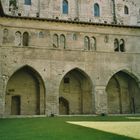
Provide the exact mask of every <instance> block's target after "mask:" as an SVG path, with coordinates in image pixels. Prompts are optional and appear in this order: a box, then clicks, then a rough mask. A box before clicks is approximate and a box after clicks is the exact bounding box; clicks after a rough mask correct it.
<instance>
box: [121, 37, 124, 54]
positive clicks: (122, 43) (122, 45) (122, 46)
mask: <svg viewBox="0 0 140 140" xmlns="http://www.w3.org/2000/svg"><path fill="white" fill-rule="evenodd" d="M120 52H125V42H124V40H123V39H121V40H120Z"/></svg>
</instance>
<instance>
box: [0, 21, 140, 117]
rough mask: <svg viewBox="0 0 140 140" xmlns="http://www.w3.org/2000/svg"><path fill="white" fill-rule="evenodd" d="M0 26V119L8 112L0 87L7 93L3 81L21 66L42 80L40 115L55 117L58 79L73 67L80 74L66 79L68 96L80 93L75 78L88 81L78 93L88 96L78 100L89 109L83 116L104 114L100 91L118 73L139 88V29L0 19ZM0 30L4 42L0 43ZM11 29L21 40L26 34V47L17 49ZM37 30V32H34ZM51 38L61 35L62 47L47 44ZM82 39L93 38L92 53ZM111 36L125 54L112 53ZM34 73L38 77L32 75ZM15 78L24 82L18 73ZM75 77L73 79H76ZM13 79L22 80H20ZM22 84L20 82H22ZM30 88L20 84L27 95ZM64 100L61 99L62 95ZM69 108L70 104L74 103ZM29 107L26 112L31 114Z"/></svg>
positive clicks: (104, 99)
mask: <svg viewBox="0 0 140 140" xmlns="http://www.w3.org/2000/svg"><path fill="white" fill-rule="evenodd" d="M0 23H1V26H0V32H1V34H0V36H1V38H2V39H1V42H0V57H1V59H0V65H1V69H0V108H1V110H0V114H1V115H6V114H10V110H9V109H10V107H6V105H5V101H6V102H7V101H9V104H10V100H7V99H6V98H5V97H6V89H8V85H7V84H8V80H9V79H11V77H12V75H13V74H14V73H15V72H19V71H20V70H23V67H28V68H31V69H32V74H33V75H34V77H41V79H42V82H43V84H42V86H43V85H44V92H45V97H44V99H45V103H44V105H43V104H42V102H43V99H42V101H40V102H41V103H40V104H39V106H42V107H41V108H42V110H45V111H44V113H45V114H46V115H50V114H59V97H60V96H62V95H63V94H61V93H60V91H61V88H62V87H61V81H62V79H63V78H64V77H65V76H67V74H68V73H69V72H71V71H72V70H74V69H76V70H77V69H78V71H80V72H78V73H77V72H76V73H74V75H72V85H71V86H72V87H71V89H72V92H73V89H74V87H75V86H76V87H75V88H76V89H77V91H78V92H79V91H80V90H81V89H82V88H81V87H80V86H81V85H80V84H78V82H81V83H82V82H83V83H84V80H81V79H83V78H84V76H83V77H82V78H79V77H81V76H79V75H86V76H85V77H89V79H91V87H90V86H88V85H85V86H86V87H87V90H86V91H84V92H85V94H87V95H88V94H89V93H90V94H89V96H87V97H84V98H85V100H84V101H83V103H84V104H85V106H86V107H87V108H90V109H88V110H86V109H85V110H84V108H83V111H84V113H96V114H100V113H108V111H109V110H108V98H107V95H108V92H107V91H106V87H107V85H108V82H109V80H110V79H111V77H113V75H114V74H116V73H117V72H119V71H122V72H124V73H127V74H128V77H130V78H131V77H132V78H133V79H134V81H135V82H136V83H138V84H139V79H140V73H139V71H140V66H139V64H140V63H139V60H140V55H139V53H140V49H139V39H140V31H139V30H140V29H139V28H135V27H133V28H132V27H131V28H130V27H125V26H124V27H123V26H103V25H88V24H83V23H79V24H76V23H73V24H71V23H63V22H51V21H47V20H46V21H41V20H29V19H18V18H0ZM5 29H6V34H7V35H6V37H7V38H6V40H7V41H5V42H4V41H3V40H5V38H4V33H5ZM7 31H8V33H7ZM17 31H19V32H20V33H21V40H22V39H23V34H24V32H28V34H29V44H28V45H27V46H24V45H23V44H22V43H21V45H17V42H16V41H15V38H16V36H15V33H16V32H17ZM40 32H42V33H41V34H39V33H40ZM54 34H58V36H59V37H60V35H61V34H63V35H65V38H66V48H63V47H62V46H59V47H58V48H56V47H54V46H53V35H54ZM73 34H76V35H77V39H76V40H75V38H74V39H73ZM40 35H41V36H40ZM85 36H88V37H89V38H90V39H91V37H93V36H94V37H95V38H96V50H92V49H85V46H84V37H85ZM116 38H117V39H118V40H119V41H120V39H123V40H124V41H125V52H115V51H114V39H116ZM59 41H60V40H59ZM21 42H22V41H21ZM36 72H37V73H38V75H39V76H36ZM21 77H24V78H25V76H24V75H22V74H21ZM76 77H78V78H79V79H78V80H76V79H77V78H76ZM31 79H32V78H31ZM87 79H88V78H87ZM19 81H20V82H22V80H19ZM28 81H32V80H28ZM85 81H86V80H85ZM124 81H125V80H124ZM22 83H26V79H25V81H24V82H22ZM74 83H75V84H74ZM17 84H18V83H17ZM125 84H126V83H125ZM31 85H34V84H31ZM31 85H27V86H26V84H25V85H24V88H25V89H27V90H28V91H30V89H31V88H29V87H30V86H31ZM78 85H79V86H78ZM131 85H132V84H131ZM22 86H23V85H22ZM134 86H135V85H134ZM18 87H20V86H18ZM24 88H23V89H24ZM80 88H81V89H80ZM132 88H133V85H132ZM132 88H131V90H132ZM84 89H86V88H84ZM21 91H22V90H21ZM31 91H32V90H31ZM89 91H90V92H89ZM35 92H36V90H35ZM35 92H34V93H35ZM138 92H139V88H138ZM27 93H28V92H27ZM68 94H71V93H68ZM132 94H133V91H132ZM63 96H64V95H63ZM64 97H65V98H66V96H64ZM138 97H139V96H138ZM5 99H6V100H5ZM68 99H70V100H72V102H74V101H75V102H77V101H76V98H75V96H72V95H71V96H70V97H69V98H68ZM77 99H78V98H77ZM136 102H138V101H136ZM24 103H25V104H26V103H27V100H24ZM72 104H73V105H75V106H76V104H74V103H72ZM31 108H32V107H31ZM31 108H30V109H29V110H32V109H31ZM70 109H71V111H72V112H73V111H74V113H75V114H76V113H78V114H79V112H78V111H76V110H78V109H75V108H74V106H72V107H71V108H70ZM42 112H43V111H42ZM137 112H139V109H137ZM124 113H126V112H124ZM23 114H24V113H23ZM27 114H35V113H33V112H30V111H29V113H28V111H27V112H26V113H25V115H27ZM40 114H42V113H40Z"/></svg>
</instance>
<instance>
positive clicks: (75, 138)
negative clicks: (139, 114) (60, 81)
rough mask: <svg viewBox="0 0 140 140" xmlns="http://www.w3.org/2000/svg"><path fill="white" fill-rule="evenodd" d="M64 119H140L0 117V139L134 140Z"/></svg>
mask: <svg viewBox="0 0 140 140" xmlns="http://www.w3.org/2000/svg"><path fill="white" fill-rule="evenodd" d="M66 121H140V119H137V118H136V119H129V118H126V117H84V116H83V117H46V118H18V119H17V118H16V119H0V140H134V139H133V138H129V137H125V136H120V135H115V134H111V133H107V132H103V131H99V130H96V129H91V128H86V127H82V126H77V125H73V124H68V123H66Z"/></svg>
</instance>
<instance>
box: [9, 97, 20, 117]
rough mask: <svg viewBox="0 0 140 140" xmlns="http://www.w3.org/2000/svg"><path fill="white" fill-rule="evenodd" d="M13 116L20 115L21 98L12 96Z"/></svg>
mask: <svg viewBox="0 0 140 140" xmlns="http://www.w3.org/2000/svg"><path fill="white" fill-rule="evenodd" d="M11 114H12V115H20V96H12V102H11Z"/></svg>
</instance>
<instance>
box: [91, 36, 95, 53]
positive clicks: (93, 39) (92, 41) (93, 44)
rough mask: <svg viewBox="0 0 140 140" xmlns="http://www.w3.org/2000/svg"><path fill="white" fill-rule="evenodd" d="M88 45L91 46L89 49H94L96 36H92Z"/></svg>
mask: <svg viewBox="0 0 140 140" xmlns="http://www.w3.org/2000/svg"><path fill="white" fill-rule="evenodd" d="M90 46H91V50H94V51H95V50H96V38H95V37H92V38H91V40H90Z"/></svg>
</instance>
